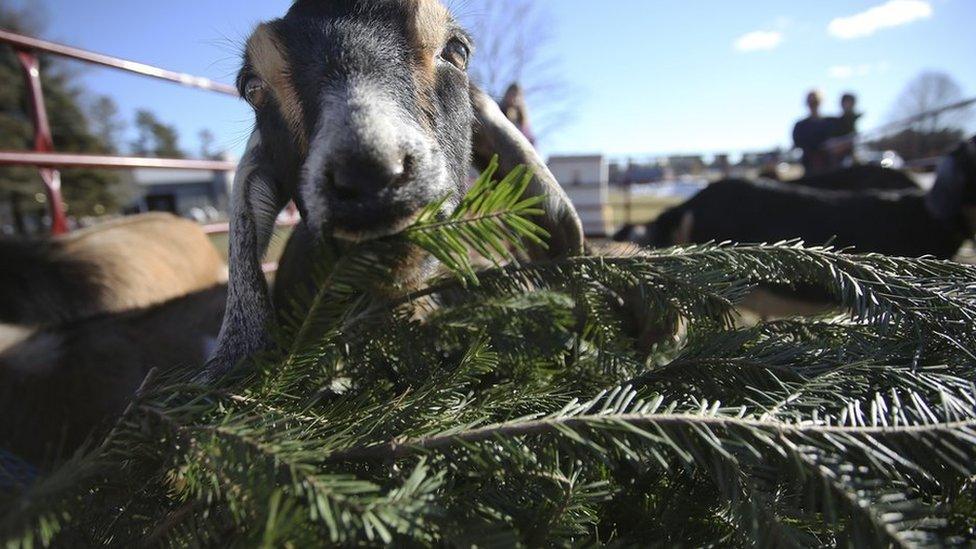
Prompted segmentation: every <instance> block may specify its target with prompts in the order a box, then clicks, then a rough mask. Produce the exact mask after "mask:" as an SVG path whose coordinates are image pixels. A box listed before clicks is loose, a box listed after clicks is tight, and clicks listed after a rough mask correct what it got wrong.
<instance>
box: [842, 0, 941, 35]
mask: <svg viewBox="0 0 976 549" xmlns="http://www.w3.org/2000/svg"><path fill="white" fill-rule="evenodd" d="M933 12H934V10H933V9H932V4H930V3H929V2H928V1H926V0H889V1H888V2H886V3H884V4H881V5H880V6H875V7H873V8H871V9H869V10H867V11H864V12H861V13H858V14H855V15H851V16H850V17H838V18H837V19H834V20H833V21H831V22H830V25H829V26H828V27H827V31H828V32H829V33H830V34H831V35H833V36H835V37H837V38H840V39H842V40H851V39H853V38H863V37H865V36H871V35H872V34H874V33H876V32H878V31H879V30H881V29H887V28H891V27H899V26H901V25H907V24H909V23H912V22H914V21H918V20H921V19H928V18H929V17H932V13H933Z"/></svg>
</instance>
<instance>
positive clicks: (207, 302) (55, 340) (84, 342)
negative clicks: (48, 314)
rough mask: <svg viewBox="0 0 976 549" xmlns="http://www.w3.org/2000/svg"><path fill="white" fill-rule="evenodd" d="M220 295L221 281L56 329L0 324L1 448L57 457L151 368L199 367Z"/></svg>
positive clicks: (216, 326)
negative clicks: (140, 307) (166, 299)
mask: <svg viewBox="0 0 976 549" xmlns="http://www.w3.org/2000/svg"><path fill="white" fill-rule="evenodd" d="M226 298H227V287H226V286H225V285H220V286H215V287H212V288H209V289H207V290H203V291H199V292H196V293H193V294H190V295H186V296H181V297H179V298H177V299H174V300H171V301H169V302H167V303H163V304H160V305H155V306H153V307H150V308H147V309H144V310H136V311H127V312H122V313H112V314H105V315H100V316H98V317H94V318H89V319H86V320H83V321H80V322H74V323H68V324H65V325H62V326H58V327H49V328H42V329H32V328H24V327H20V326H11V325H2V324H0V451H2V450H8V451H11V452H13V453H14V454H16V455H18V456H20V457H21V458H24V459H27V460H28V461H31V462H33V463H37V464H42V463H46V462H48V460H50V459H57V458H59V457H63V456H64V455H65V454H66V453H67V454H70V453H71V452H72V451H73V450H74V449H75V448H77V447H78V446H79V445H80V444H82V443H83V442H84V441H85V439H86V437H88V436H89V435H90V434H91V433H92V432H93V430H95V429H96V428H98V427H100V426H104V425H105V423H106V421H108V420H110V419H111V418H112V417H115V416H118V414H119V413H121V412H122V410H123V409H124V408H125V406H126V404H127V403H128V402H129V400H130V399H131V397H132V395H133V394H134V393H135V391H136V389H137V388H138V387H139V385H140V384H141V383H142V380H143V379H144V378H145V377H146V375H147V373H148V372H149V371H150V370H152V369H153V368H160V369H162V370H166V369H169V368H175V367H187V368H194V367H199V365H201V364H203V362H204V361H205V360H206V359H207V355H208V354H209V352H210V351H211V345H212V342H213V341H214V340H215V339H216V337H217V333H218V332H219V330H220V324H221V319H222V318H223V313H224V303H225V301H226Z"/></svg>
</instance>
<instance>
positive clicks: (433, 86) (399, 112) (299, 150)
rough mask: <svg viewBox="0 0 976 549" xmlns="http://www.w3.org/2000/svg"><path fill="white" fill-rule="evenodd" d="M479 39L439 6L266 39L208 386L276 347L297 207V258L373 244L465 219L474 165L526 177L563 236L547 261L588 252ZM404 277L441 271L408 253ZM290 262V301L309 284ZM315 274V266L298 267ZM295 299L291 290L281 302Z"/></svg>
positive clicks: (262, 35) (278, 30)
mask: <svg viewBox="0 0 976 549" xmlns="http://www.w3.org/2000/svg"><path fill="white" fill-rule="evenodd" d="M471 52H472V42H471V38H470V37H469V35H468V34H467V33H466V32H465V31H464V30H463V29H462V28H461V27H460V26H459V25H458V24H457V22H456V21H455V20H454V19H453V17H452V16H451V15H450V13H449V12H448V10H447V9H446V8H445V7H444V6H443V5H442V4H441V3H440V2H439V1H438V0H337V1H334V2H323V1H321V0H297V1H296V2H295V3H294V4H293V5H292V7H291V9H290V10H289V11H288V12H287V14H286V15H285V16H284V17H283V18H281V19H277V20H274V21H271V22H269V23H265V24H262V25H260V26H258V27H257V29H256V30H255V31H254V32H253V34H252V35H251V36H250V38H249V39H248V41H247V46H246V48H245V53H244V63H243V68H242V69H241V71H240V74H239V76H238V86H239V88H240V92H241V95H242V96H243V97H244V98H245V99H246V100H247V101H248V103H249V104H250V105H251V106H252V107H253V109H254V113H255V120H256V124H255V129H254V131H253V133H252V135H251V138H250V140H249V142H248V146H247V149H246V152H245V153H244V155H243V158H242V160H241V164H240V167H239V169H238V172H237V175H236V178H235V184H234V193H233V197H232V216H231V243H230V265H229V266H230V280H229V288H228V299H227V309H226V313H225V315H224V323H223V326H222V328H221V331H220V336H219V338H218V341H217V346H216V351H215V352H214V354H213V356H212V357H211V358H210V360H209V361H208V363H207V365H206V368H205V371H204V372H203V374H202V375H201V379H203V380H205V379H207V378H211V379H212V378H213V377H215V376H220V375H224V374H226V373H228V372H230V371H231V370H232V369H233V368H234V367H235V366H236V365H237V364H238V363H240V362H241V361H242V360H243V359H245V358H247V357H249V356H251V355H253V354H254V353H256V352H257V351H260V350H261V349H263V348H266V347H267V346H268V345H269V344H270V337H269V335H268V327H269V324H270V323H271V321H272V318H273V317H274V305H273V304H274V302H275V300H274V299H273V298H272V295H271V293H270V291H269V288H268V285H267V283H266V281H265V279H264V276H263V274H262V272H261V265H260V259H261V256H262V255H263V253H264V251H265V250H266V248H267V246H268V241H269V238H270V235H271V229H272V227H273V224H274V219H275V216H276V215H277V213H278V212H279V211H280V209H281V208H282V207H283V206H284V205H285V203H286V202H288V201H289V200H294V201H295V203H296V204H297V205H298V209H299V212H300V213H301V218H302V221H301V223H300V226H299V227H298V229H297V230H296V231H294V233H293V236H292V237H291V238H292V240H293V241H295V240H301V241H302V242H299V243H296V244H294V245H290V246H289V247H291V248H292V249H315V247H317V246H319V245H321V243H322V242H324V241H325V240H326V239H337V240H339V241H364V240H370V239H377V238H381V237H384V236H388V235H391V234H394V233H396V232H398V231H400V230H402V229H403V228H405V227H406V226H408V225H409V224H410V223H411V222H412V221H413V220H414V219H415V218H416V216H417V214H418V213H419V212H420V211H421V210H422V209H423V208H424V207H425V206H426V205H427V204H429V203H431V202H433V201H435V200H437V199H440V198H443V197H445V196H447V197H449V199H448V200H446V201H445V203H444V208H445V212H446V211H447V210H449V209H451V208H453V207H455V206H456V205H457V204H458V202H459V200H460V198H461V197H462V196H463V194H464V191H465V189H466V187H467V185H468V181H469V178H468V172H469V166H470V161H471V160H472V157H474V160H475V164H476V165H477V166H478V167H480V168H484V167H485V166H486V165H487V162H488V161H489V159H490V156H491V155H492V154H496V153H497V154H498V155H499V156H500V164H501V165H500V167H501V170H502V171H503V172H504V171H506V170H510V169H512V168H514V167H515V166H517V165H520V164H523V165H526V166H527V167H528V168H529V169H530V171H531V172H532V173H533V175H534V178H533V181H532V183H531V185H530V186H529V189H528V191H527V193H528V194H529V195H533V196H545V197H546V200H545V202H544V204H543V209H544V210H545V212H546V213H545V215H544V216H543V217H542V218H541V219H540V220H539V221H540V225H542V226H543V227H544V228H545V229H547V230H548V231H549V232H550V234H551V235H552V237H551V239H550V241H549V248H548V249H547V250H544V249H533V250H532V251H531V254H530V255H531V256H532V257H533V258H557V257H564V256H571V255H578V254H580V253H581V252H582V247H583V232H582V226H581V223H580V220H579V218H578V216H577V215H576V212H575V210H574V209H573V207H572V204H571V202H570V201H569V199H568V197H567V196H566V194H565V192H564V191H563V190H562V188H560V187H559V185H558V183H556V181H555V180H554V178H553V176H552V174H551V173H550V172H549V170H548V169H547V168H546V166H545V164H544V163H543V162H542V160H541V159H540V158H539V156H538V155H537V153H536V152H535V151H534V149H533V148H532V146H531V145H530V144H529V142H528V141H527V140H526V139H525V137H524V136H523V135H522V134H521V133H520V132H519V131H518V129H517V128H515V126H514V125H512V123H511V122H510V121H509V120H508V119H507V118H506V117H505V116H504V115H503V114H502V112H501V110H500V109H499V108H498V106H497V105H496V104H495V102H494V101H493V100H491V99H490V98H489V97H488V96H487V95H485V94H484V93H483V92H482V91H480V90H479V89H478V88H477V87H476V86H475V85H474V84H473V83H472V82H471V81H470V80H469V78H468V74H467V68H468V61H469V58H470V56H471ZM403 255H404V257H407V258H410V259H408V260H404V263H403V264H402V265H396V266H395V267H396V269H395V270H396V271H397V272H399V273H402V276H403V277H404V278H405V279H411V280H414V281H421V280H423V279H424V278H425V277H427V276H429V275H430V273H432V272H433V269H434V261H433V260H432V259H431V258H429V257H424V256H421V255H420V254H415V253H408V254H403ZM293 257H294V256H292V257H291V258H290V257H286V258H285V261H284V263H283V264H282V270H281V274H280V275H279V278H278V280H277V282H276V286H278V287H280V288H290V287H298V286H301V285H303V284H306V283H307V282H308V277H309V276H310V270H309V269H305V268H303V267H301V266H300V263H301V261H302V260H303V258H301V257H299V258H298V259H293ZM292 261H297V262H299V266H297V267H296V266H295V264H289V263H290V262H292ZM281 291H282V290H280V289H276V291H275V293H276V294H280V293H281Z"/></svg>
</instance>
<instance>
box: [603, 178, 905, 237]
mask: <svg viewBox="0 0 976 549" xmlns="http://www.w3.org/2000/svg"><path fill="white" fill-rule="evenodd" d="M779 182H780V180H779V179H776V178H774V177H760V179H759V180H757V181H755V184H756V185H763V184H766V183H768V185H769V186H771V187H776V186H777V183H779ZM749 184H750V182H749V181H748V180H744V179H735V178H733V179H724V180H722V181H718V182H716V183H713V184H712V185H711V186H710V187H715V186H717V188H722V187H723V186H735V185H749ZM782 184H785V185H790V186H796V187H797V189H798V191H799V192H803V189H816V190H823V191H850V192H862V191H917V190H918V189H919V186H918V183H916V182H915V180H913V179H912V178H911V177H909V176H908V175H907V174H905V173H904V172H901V171H898V170H893V169H890V168H883V167H881V166H875V165H863V166H852V167H849V168H843V169H839V170H835V171H832V172H828V173H824V174H818V175H812V176H807V177H802V178H800V179H795V180H788V181H782ZM654 224H655V223H654V222H651V223H648V224H646V225H643V226H639V225H633V224H626V225H624V226H623V227H621V228H620V229H618V230H617V232H616V233H614V235H613V237H612V239H613V240H614V241H616V242H640V241H642V240H645V239H646V235H647V234H648V231H649V230H651V229H653V227H654ZM660 245H661V246H666V245H667V244H660Z"/></svg>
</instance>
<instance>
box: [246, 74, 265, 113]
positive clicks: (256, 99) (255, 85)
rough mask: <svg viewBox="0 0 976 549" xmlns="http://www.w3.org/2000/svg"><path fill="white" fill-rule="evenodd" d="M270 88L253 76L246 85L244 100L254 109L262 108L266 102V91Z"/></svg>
mask: <svg viewBox="0 0 976 549" xmlns="http://www.w3.org/2000/svg"><path fill="white" fill-rule="evenodd" d="M267 88H268V86H267V84H265V83H264V80H261V79H260V78H258V77H256V76H252V77H251V78H248V79H247V82H245V83H244V99H245V100H246V101H247V102H248V103H250V104H251V106H252V107H257V106H260V105H261V103H263V102H264V96H265V91H266V90H267Z"/></svg>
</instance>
